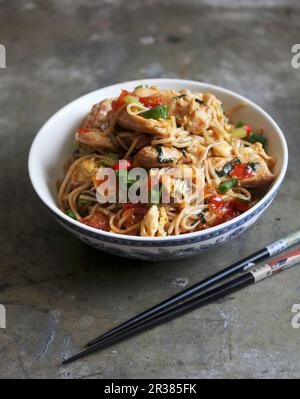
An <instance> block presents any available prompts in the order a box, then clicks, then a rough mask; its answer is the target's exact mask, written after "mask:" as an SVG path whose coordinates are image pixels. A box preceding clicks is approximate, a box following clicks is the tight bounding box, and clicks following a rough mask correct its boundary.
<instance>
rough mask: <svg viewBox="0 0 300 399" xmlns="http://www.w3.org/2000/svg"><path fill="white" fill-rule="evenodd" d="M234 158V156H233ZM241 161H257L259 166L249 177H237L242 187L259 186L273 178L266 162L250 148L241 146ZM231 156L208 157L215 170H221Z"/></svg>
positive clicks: (230, 159) (266, 183) (268, 182)
mask: <svg viewBox="0 0 300 399" xmlns="http://www.w3.org/2000/svg"><path fill="white" fill-rule="evenodd" d="M235 159H236V158H235ZM238 159H239V160H240V161H241V163H258V164H259V167H258V169H257V170H256V171H255V173H254V175H253V176H251V177H246V178H244V179H239V181H240V183H241V185H242V186H244V187H249V188H251V187H260V186H265V185H268V184H270V183H271V182H272V181H273V180H274V177H275V176H274V175H273V174H272V173H271V171H270V169H269V167H268V164H267V162H266V161H265V160H264V159H263V158H262V157H261V156H260V155H258V154H257V153H256V152H255V151H254V150H253V149H251V148H247V147H245V148H243V149H240V151H239V158H238ZM232 160H233V159H232V158H222V157H212V158H209V161H210V164H211V166H212V168H213V169H215V170H216V171H221V170H222V169H223V167H224V166H225V164H226V163H228V162H230V161H232Z"/></svg>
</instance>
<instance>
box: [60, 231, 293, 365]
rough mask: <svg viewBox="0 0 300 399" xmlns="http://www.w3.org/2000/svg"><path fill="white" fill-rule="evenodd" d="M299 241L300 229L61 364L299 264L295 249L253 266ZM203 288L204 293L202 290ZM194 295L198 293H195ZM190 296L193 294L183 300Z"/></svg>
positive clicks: (125, 323)
mask: <svg viewBox="0 0 300 399" xmlns="http://www.w3.org/2000/svg"><path fill="white" fill-rule="evenodd" d="M299 242H300V230H298V231H296V232H294V233H292V234H289V235H288V236H287V237H284V238H282V239H280V240H279V241H275V242H273V243H271V244H269V245H267V246H266V247H264V248H262V249H261V250H259V251H257V252H255V253H254V254H252V255H250V256H248V257H246V258H244V259H242V260H240V261H238V262H236V263H234V264H233V265H231V266H229V267H227V268H225V269H223V270H221V271H219V272H217V273H215V274H213V275H212V276H210V277H208V278H206V279H204V280H202V281H200V282H198V283H196V284H195V285H193V286H191V287H189V288H187V289H185V290H183V291H181V292H180V293H178V294H176V295H174V296H172V297H171V298H169V299H166V300H165V301H163V302H161V303H159V304H158V305H156V306H154V307H152V308H150V309H148V310H146V311H145V312H143V313H141V314H139V315H137V316H135V317H133V318H131V319H130V320H128V321H126V322H124V323H122V324H120V325H119V326H117V327H115V328H113V329H112V330H110V331H108V332H106V333H105V334H103V335H100V336H99V337H97V338H95V339H94V340H92V341H90V342H89V343H88V344H87V347H88V348H87V349H85V350H84V351H82V352H80V353H78V354H76V355H75V356H72V357H70V358H68V359H66V360H64V361H63V364H68V363H71V362H73V361H74V360H77V359H80V358H83V357H85V356H87V355H89V354H91V353H94V352H96V351H99V350H101V349H104V348H107V347H109V346H111V345H113V344H115V343H117V342H120V341H123V340H125V339H126V338H129V337H132V336H134V335H137V334H139V333H141V332H143V331H145V330H148V329H150V328H152V327H156V326H158V325H160V324H163V323H165V322H167V321H169V320H172V319H174V318H176V317H179V316H181V315H184V314H185V313H188V312H190V311H192V310H194V309H197V308H199V307H201V306H204V305H206V304H208V303H210V302H213V301H215V300H217V299H219V298H222V297H224V296H225V295H228V294H230V293H233V292H235V291H238V290H240V289H242V288H244V287H247V286H249V285H251V284H255V283H257V282H258V281H260V280H263V279H265V278H267V277H270V276H272V275H273V274H275V273H278V272H280V271H283V270H286V269H288V268H289V267H292V266H294V265H296V264H297V263H300V249H298V250H295V251H292V252H290V253H288V254H286V255H284V256H282V257H280V258H277V259H275V260H273V261H271V262H269V263H267V264H265V265H263V266H258V267H254V266H255V263H256V262H260V261H262V260H264V259H267V258H269V257H271V256H273V255H276V254H278V253H280V252H282V251H284V250H285V249H287V248H289V247H291V246H292V245H295V244H298V243H299ZM241 272H242V273H243V274H242V275H241V276H239V277H236V278H235V279H232V280H230V281H228V282H226V283H224V284H222V285H219V286H217V287H216V288H212V289H210V290H208V291H205V290H206V289H207V288H209V287H211V286H213V285H215V284H216V283H218V282H220V281H223V280H224V279H226V278H227V277H230V276H233V275H234V274H237V273H241ZM203 291H205V292H204V293H202V292H203ZM196 294H198V295H197V296H195V295H196ZM192 296H195V297H194V298H193V299H190V300H188V301H186V300H187V299H188V298H190V297H192ZM184 301H185V302H184Z"/></svg>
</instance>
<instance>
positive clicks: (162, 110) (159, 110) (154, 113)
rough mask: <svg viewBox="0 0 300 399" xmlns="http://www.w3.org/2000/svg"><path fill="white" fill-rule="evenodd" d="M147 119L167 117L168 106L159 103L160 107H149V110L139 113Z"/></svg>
mask: <svg viewBox="0 0 300 399" xmlns="http://www.w3.org/2000/svg"><path fill="white" fill-rule="evenodd" d="M139 115H140V116H143V117H144V118H146V119H156V120H157V119H160V118H163V119H166V118H167V117H168V108H167V107H166V106H165V105H159V106H158V107H155V108H152V109H149V110H148V111H145V112H142V113H140V114H139Z"/></svg>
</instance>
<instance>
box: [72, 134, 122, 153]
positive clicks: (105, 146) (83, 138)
mask: <svg viewBox="0 0 300 399" xmlns="http://www.w3.org/2000/svg"><path fill="white" fill-rule="evenodd" d="M75 140H77V141H78V142H80V143H82V144H85V145H87V146H89V147H91V148H94V149H95V150H97V151H101V152H105V151H111V152H114V151H116V152H117V151H118V146H117V145H116V144H115V143H113V141H112V140H111V138H110V136H109V135H105V134H103V132H101V131H100V130H98V129H95V128H93V129H91V130H89V131H88V132H85V133H80V132H77V133H76V134H75Z"/></svg>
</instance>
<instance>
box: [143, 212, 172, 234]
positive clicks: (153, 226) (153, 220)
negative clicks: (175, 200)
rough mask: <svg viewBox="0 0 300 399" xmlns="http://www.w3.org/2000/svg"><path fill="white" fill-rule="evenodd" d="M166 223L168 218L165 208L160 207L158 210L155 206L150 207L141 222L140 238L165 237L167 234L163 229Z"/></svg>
mask: <svg viewBox="0 0 300 399" xmlns="http://www.w3.org/2000/svg"><path fill="white" fill-rule="evenodd" d="M168 223H169V218H168V215H167V212H166V210H165V208H164V207H161V208H159V209H158V207H157V206H156V205H152V206H151V208H150V209H149V211H148V212H147V213H146V215H145V216H144V218H143V220H142V223H141V230H140V233H141V236H144V237H145V236H146V237H155V236H165V235H166V234H167V233H166V231H165V228H166V226H167V224H168Z"/></svg>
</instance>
